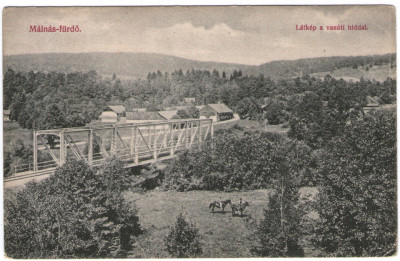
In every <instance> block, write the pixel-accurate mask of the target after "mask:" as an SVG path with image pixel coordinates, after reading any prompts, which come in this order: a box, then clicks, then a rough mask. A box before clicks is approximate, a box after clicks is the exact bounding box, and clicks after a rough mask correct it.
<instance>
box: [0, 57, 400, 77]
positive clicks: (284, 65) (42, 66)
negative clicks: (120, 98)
mask: <svg viewBox="0 0 400 261" xmlns="http://www.w3.org/2000/svg"><path fill="white" fill-rule="evenodd" d="M395 61H396V55H395V54H385V55H372V56H355V57H321V58H308V59H299V60H293V61H273V62H268V63H265V64H261V65H259V66H250V65H242V64H232V63H219V62H202V61H195V60H189V59H184V58H180V57H176V56H170V55H162V54H152V53H44V54H20V55H9V56H5V57H4V60H3V63H4V67H3V68H4V70H5V71H6V70H7V69H8V68H10V69H13V70H14V71H25V72H28V71H43V72H50V71H57V72H63V73H72V72H76V71H83V72H88V71H90V70H94V71H96V72H97V73H98V74H100V75H107V76H111V75H112V74H114V73H115V74H117V75H119V76H120V77H121V79H122V77H124V78H129V79H133V78H145V77H146V76H147V74H148V72H153V71H161V72H168V73H172V72H173V71H175V70H179V69H182V70H183V71H184V72H185V71H187V70H192V69H194V70H213V69H216V70H217V71H219V72H220V73H222V72H223V71H225V74H226V75H228V77H229V75H231V74H232V73H233V72H234V70H237V71H239V70H240V71H242V73H243V74H248V75H259V74H263V75H264V76H265V77H271V78H272V79H281V78H290V77H295V76H302V75H305V74H312V73H318V72H328V73H329V72H332V71H334V70H335V69H340V68H354V69H357V68H359V67H360V68H363V69H365V71H368V70H369V68H371V67H372V66H374V65H375V66H379V65H384V64H388V65H390V67H391V68H392V69H393V68H395V66H396V63H395ZM387 76H389V74H388V75H387Z"/></svg>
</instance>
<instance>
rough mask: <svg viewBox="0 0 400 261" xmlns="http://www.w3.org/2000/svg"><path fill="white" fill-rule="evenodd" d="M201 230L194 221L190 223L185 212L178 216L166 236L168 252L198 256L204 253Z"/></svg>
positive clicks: (184, 255) (176, 255)
mask: <svg viewBox="0 0 400 261" xmlns="http://www.w3.org/2000/svg"><path fill="white" fill-rule="evenodd" d="M199 237H200V235H199V230H198V229H197V228H196V226H195V224H194V223H188V222H187V221H186V220H185V218H184V217H183V214H182V213H180V214H179V215H178V217H177V220H176V223H175V225H174V226H171V228H170V231H169V233H168V235H167V236H166V237H165V238H164V243H165V246H166V247H167V251H168V253H170V254H171V255H172V256H173V257H178V258H183V257H186V258H187V257H197V256H199V255H201V254H202V252H203V251H202V248H201V244H200V241H199Z"/></svg>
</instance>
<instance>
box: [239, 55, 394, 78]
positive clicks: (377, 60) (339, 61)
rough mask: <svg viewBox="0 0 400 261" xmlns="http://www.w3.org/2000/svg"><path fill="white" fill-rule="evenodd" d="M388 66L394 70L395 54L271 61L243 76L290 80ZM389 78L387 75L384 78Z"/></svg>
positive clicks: (253, 68) (249, 70)
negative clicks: (316, 74)
mask: <svg viewBox="0 0 400 261" xmlns="http://www.w3.org/2000/svg"><path fill="white" fill-rule="evenodd" d="M381 65H390V67H391V69H394V70H395V68H396V54H384V55H368V56H333V57H319V58H307V59H298V60H290V61H273V62H268V63H264V64H261V65H259V66H253V67H249V68H246V69H245V70H244V71H243V73H244V74H246V73H247V74H255V75H258V74H263V75H264V76H265V77H271V78H273V79H282V78H291V77H296V76H301V75H305V74H313V73H320V72H324V73H326V74H329V73H333V72H334V71H336V70H338V69H342V68H344V69H345V70H348V69H357V68H361V67H362V68H365V69H366V70H368V69H367V67H369V68H372V67H373V66H381ZM388 76H389V73H388V75H387V76H386V77H388Z"/></svg>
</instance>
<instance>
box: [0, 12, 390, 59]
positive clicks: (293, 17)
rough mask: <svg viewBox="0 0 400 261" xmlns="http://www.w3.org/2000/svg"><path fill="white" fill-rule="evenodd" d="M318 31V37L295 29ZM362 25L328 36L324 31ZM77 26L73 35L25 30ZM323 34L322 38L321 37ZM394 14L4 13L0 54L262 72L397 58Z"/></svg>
mask: <svg viewBox="0 0 400 261" xmlns="http://www.w3.org/2000/svg"><path fill="white" fill-rule="evenodd" d="M304 24H307V25H316V26H317V30H316V31H309V30H296V25H297V26H298V27H299V26H300V25H304ZM342 24H343V25H345V27H346V28H347V25H349V24H350V25H367V27H368V30H366V31H349V30H345V31H328V30H326V28H325V26H328V25H333V26H334V25H342ZM34 25H36V26H38V25H43V26H49V25H51V26H55V27H59V26H60V25H66V26H72V25H78V26H79V28H80V30H81V32H76V33H61V32H56V33H38V32H36V33H35V32H29V29H30V26H34ZM320 26H323V27H324V30H319V28H320ZM395 27H396V19H395V9H394V7H391V6H383V5H382V6H291V7H290V6H219V7H217V6H208V7H207V6H202V7H28V8H23V7H20V8H15V7H9V8H5V9H4V10H3V54H4V55H12V54H25V53H49V52H57V53H63V52H65V53H81V52H144V53H160V54H166V55H174V56H178V57H183V58H188V59H193V60H200V61H216V62H229V63H239V64H249V65H259V64H262V63H265V62H270V61H273V60H294V59H300V58H311V57H323V56H349V55H352V56H356V55H371V54H385V53H393V52H395V51H396V28H395Z"/></svg>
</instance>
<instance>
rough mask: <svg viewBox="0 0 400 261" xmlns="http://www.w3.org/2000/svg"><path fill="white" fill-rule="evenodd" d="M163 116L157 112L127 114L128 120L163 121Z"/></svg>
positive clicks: (129, 112) (131, 112)
mask: <svg viewBox="0 0 400 261" xmlns="http://www.w3.org/2000/svg"><path fill="white" fill-rule="evenodd" d="M161 119H162V118H161V116H160V115H159V114H158V113H157V112H155V111H128V112H126V120H128V121H132V120H138V121H139V120H140V121H142V120H161Z"/></svg>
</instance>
